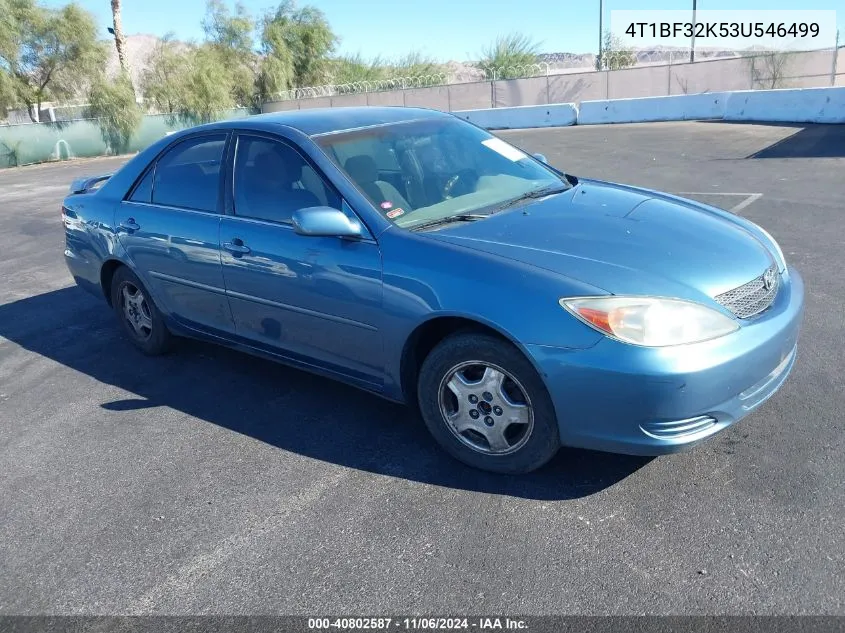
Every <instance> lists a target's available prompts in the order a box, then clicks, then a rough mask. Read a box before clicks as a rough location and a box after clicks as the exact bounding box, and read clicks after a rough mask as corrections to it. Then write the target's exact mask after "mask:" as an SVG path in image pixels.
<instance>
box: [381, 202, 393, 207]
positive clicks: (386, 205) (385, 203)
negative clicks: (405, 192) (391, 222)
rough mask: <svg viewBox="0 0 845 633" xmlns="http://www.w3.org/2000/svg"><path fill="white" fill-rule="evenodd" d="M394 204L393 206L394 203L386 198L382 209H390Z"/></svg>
mask: <svg viewBox="0 0 845 633" xmlns="http://www.w3.org/2000/svg"><path fill="white" fill-rule="evenodd" d="M392 206H393V203H392V202H391V201H390V200H385V201H384V202H382V203H381V208H382V209H389V208H390V207H392Z"/></svg>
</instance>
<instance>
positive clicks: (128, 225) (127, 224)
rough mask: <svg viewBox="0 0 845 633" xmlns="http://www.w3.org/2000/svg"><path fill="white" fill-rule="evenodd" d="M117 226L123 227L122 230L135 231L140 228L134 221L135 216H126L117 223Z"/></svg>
mask: <svg viewBox="0 0 845 633" xmlns="http://www.w3.org/2000/svg"><path fill="white" fill-rule="evenodd" d="M118 227H119V228H121V229H123V230H124V231H129V232H132V231H137V230H138V229H140V228H141V225H140V224H138V223H136V222H135V218H127V219H126V220H124V221H123V222H121V223H120V224H119V225H118Z"/></svg>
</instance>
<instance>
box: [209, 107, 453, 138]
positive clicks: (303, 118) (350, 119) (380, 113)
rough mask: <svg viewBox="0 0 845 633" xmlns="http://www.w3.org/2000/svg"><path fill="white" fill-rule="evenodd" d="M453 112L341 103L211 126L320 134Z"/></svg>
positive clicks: (261, 115)
mask: <svg viewBox="0 0 845 633" xmlns="http://www.w3.org/2000/svg"><path fill="white" fill-rule="evenodd" d="M449 116H450V115H449V114H446V113H444V112H440V111H439V110H428V109H426V108H406V107H400V106H397V107H371V106H361V107H340V108H311V109H307V110H287V111H284V112H273V113H270V114H259V115H256V116H251V117H248V118H244V119H234V120H228V121H221V122H219V123H212V124H210V125H208V126H204V127H207V128H214V127H216V128H228V127H248V128H251V129H265V130H268V131H270V130H272V128H273V127H274V126H277V125H285V126H288V127H292V128H295V129H297V130H299V131H300V132H302V133H303V134H307V135H308V136H316V135H319V134H327V133H330V132H343V131H347V130H353V129H359V128H365V127H373V126H376V125H385V124H388V123H402V122H405V121H418V120H420V119H438V118H447V117H449Z"/></svg>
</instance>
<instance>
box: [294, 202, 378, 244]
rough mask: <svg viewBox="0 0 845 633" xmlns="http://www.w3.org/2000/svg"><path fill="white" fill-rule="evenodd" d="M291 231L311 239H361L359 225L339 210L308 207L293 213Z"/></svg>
mask: <svg viewBox="0 0 845 633" xmlns="http://www.w3.org/2000/svg"><path fill="white" fill-rule="evenodd" d="M291 220H292V222H293V230H294V231H295V232H296V233H298V234H299V235H310V236H313V237H361V234H362V232H361V224H360V223H359V222H358V221H357V220H350V219H349V217H348V216H347V215H346V214H345V213H344V212H343V211H340V210H339V209H333V208H332V207H309V208H307V209H299V210H298V211H294V212H293V217H292V218H291Z"/></svg>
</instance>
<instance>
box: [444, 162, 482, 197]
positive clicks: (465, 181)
mask: <svg viewBox="0 0 845 633" xmlns="http://www.w3.org/2000/svg"><path fill="white" fill-rule="evenodd" d="M476 180H477V177H476V175H475V172H474V171H473V170H471V169H462V170H461V171H459V172H458V173H457V174H455V175H454V176H452V177H451V178H449V180H447V181H446V184H445V185H443V198H445V199H446V200H450V199H452V198H454V197H455V196H460V195H463V194H465V193H469V192H470V191H472V187H473V182H474V181H476Z"/></svg>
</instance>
